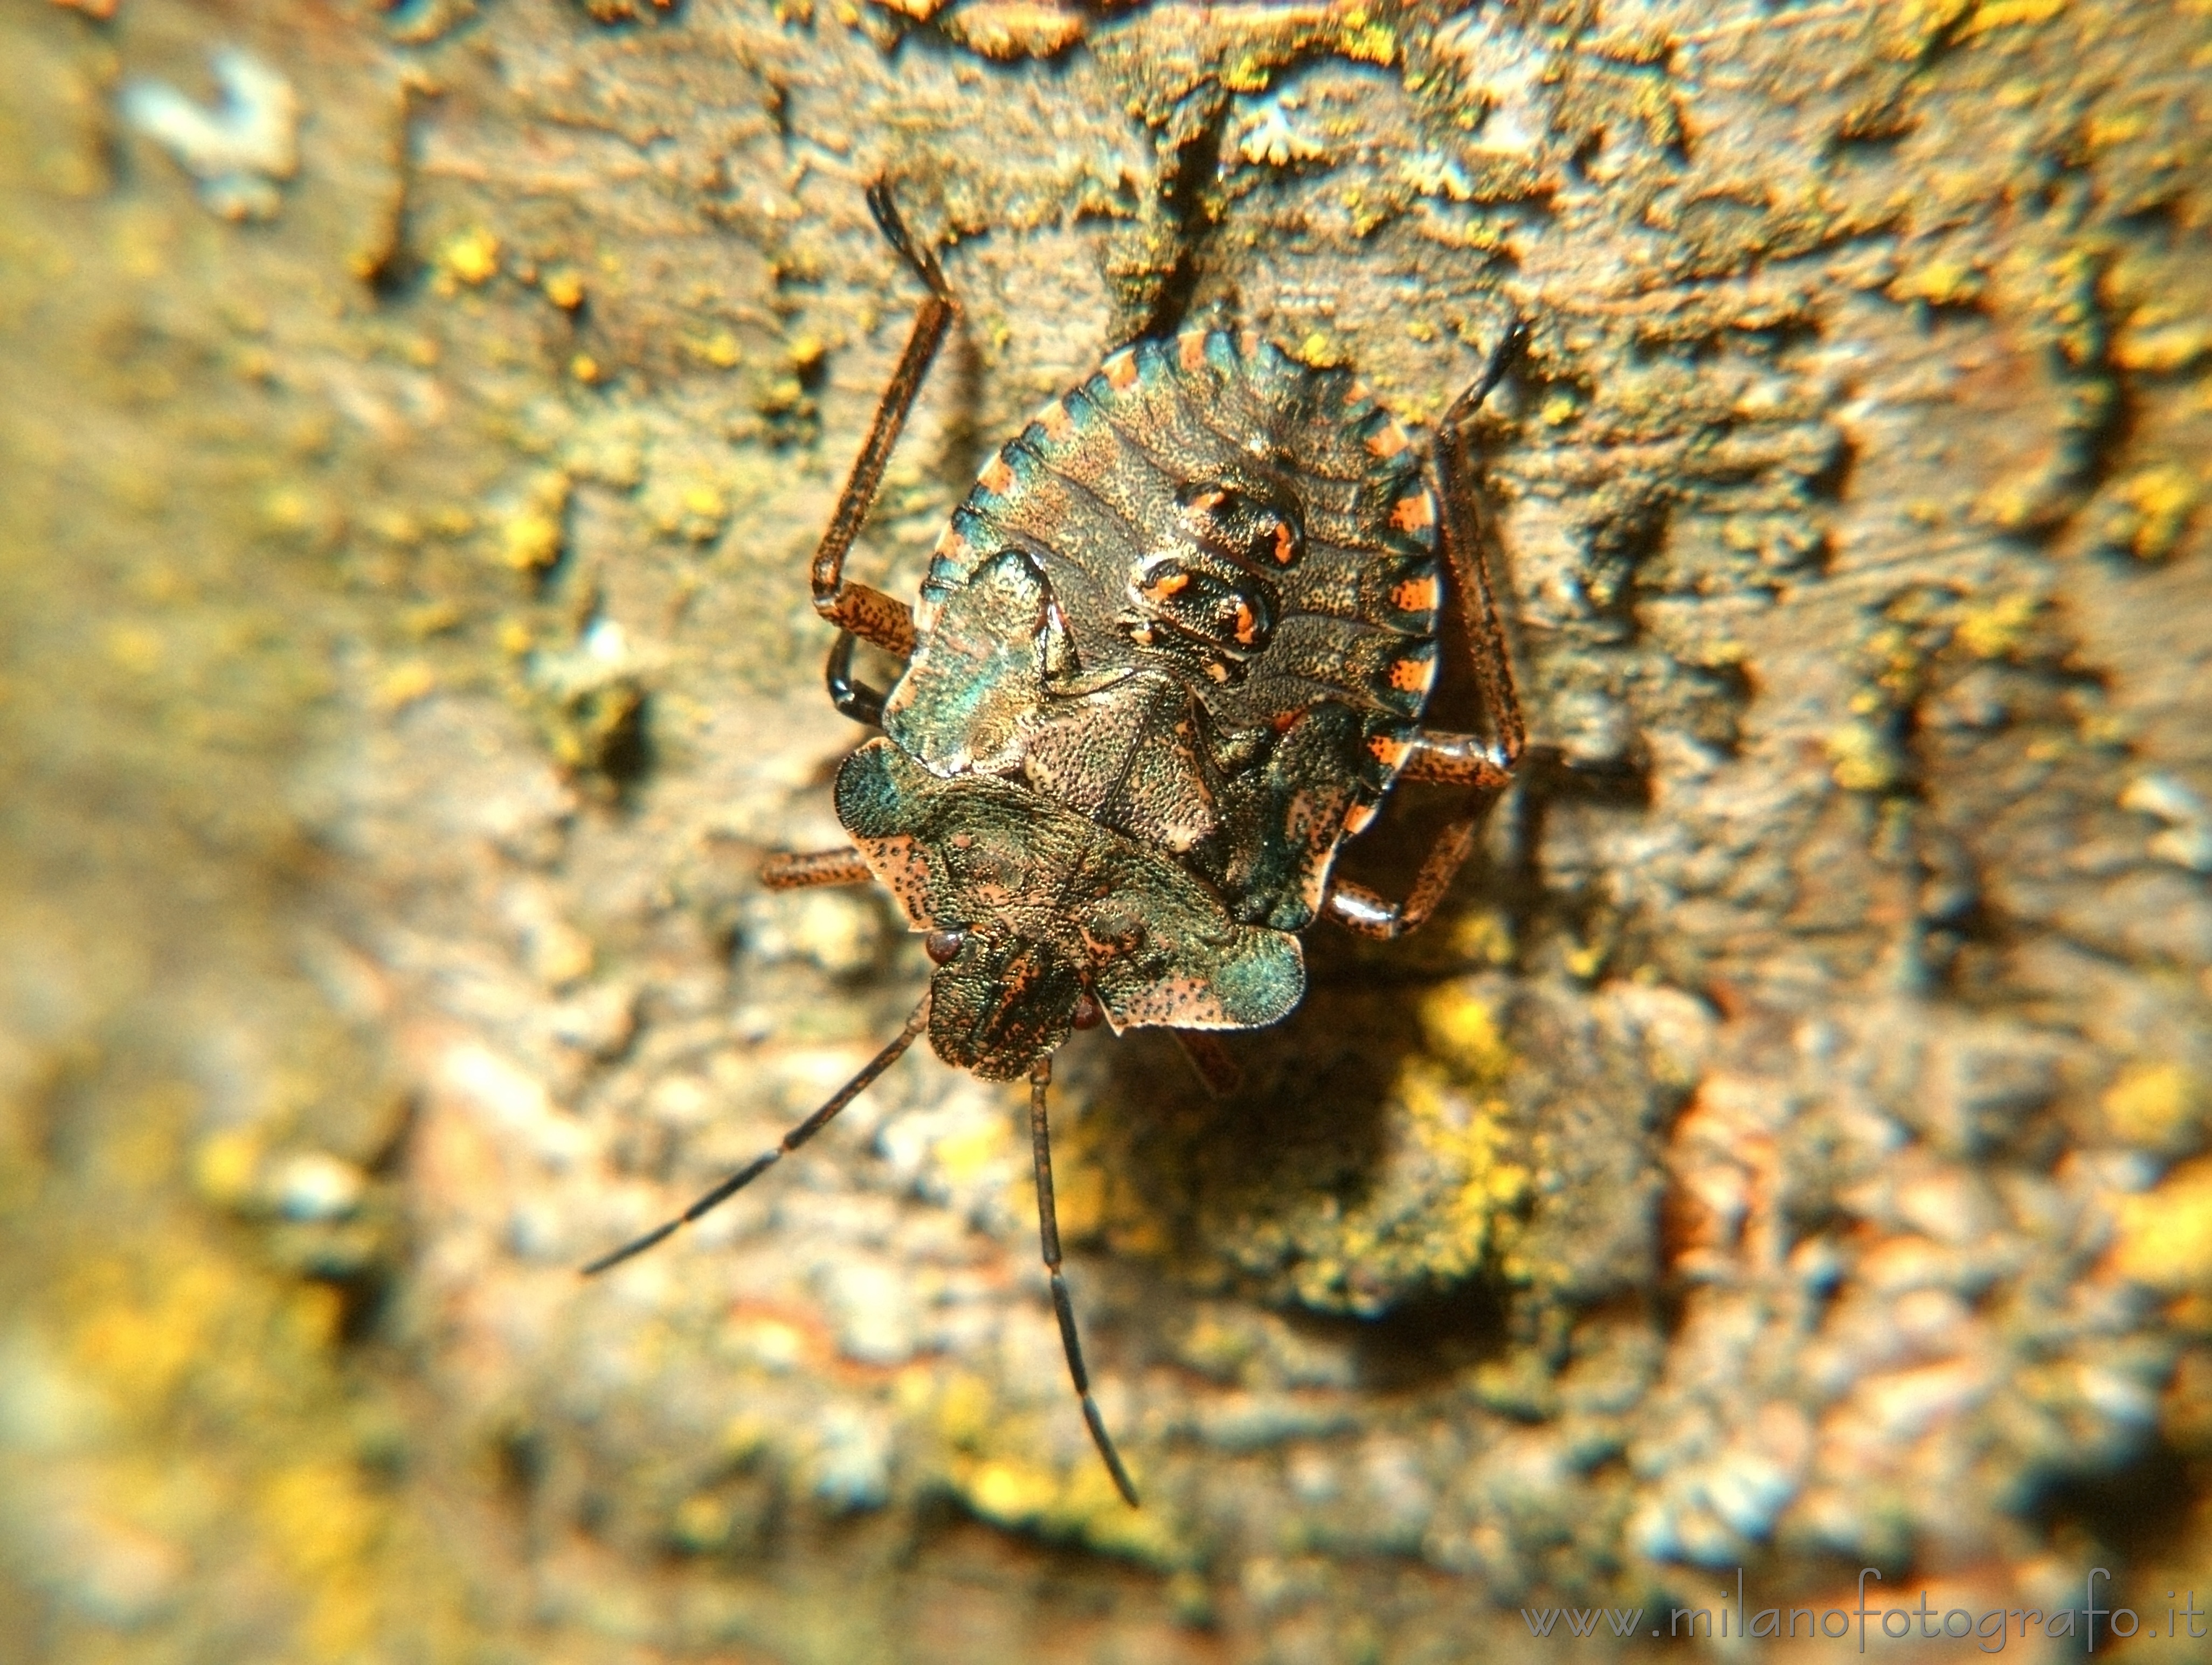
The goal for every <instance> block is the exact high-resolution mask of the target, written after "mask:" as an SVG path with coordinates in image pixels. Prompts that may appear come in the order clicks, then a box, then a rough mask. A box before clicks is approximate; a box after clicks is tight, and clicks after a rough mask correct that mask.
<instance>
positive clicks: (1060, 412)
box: [1036, 399, 1075, 443]
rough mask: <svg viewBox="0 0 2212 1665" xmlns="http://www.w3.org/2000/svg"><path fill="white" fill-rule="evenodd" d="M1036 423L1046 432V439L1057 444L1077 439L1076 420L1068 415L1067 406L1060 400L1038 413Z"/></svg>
mask: <svg viewBox="0 0 2212 1665" xmlns="http://www.w3.org/2000/svg"><path fill="white" fill-rule="evenodd" d="M1036 423H1037V426H1038V427H1041V428H1042V429H1043V430H1044V435H1045V438H1046V439H1050V440H1053V441H1054V442H1056V443H1057V442H1064V441H1066V440H1068V439H1073V438H1074V437H1075V418H1073V416H1071V415H1068V414H1067V406H1066V404H1065V403H1062V402H1061V401H1060V400H1058V399H1054V401H1053V402H1052V403H1050V404H1048V405H1047V406H1046V407H1045V408H1044V409H1042V410H1040V411H1039V412H1037V414H1036Z"/></svg>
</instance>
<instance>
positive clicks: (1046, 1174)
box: [1030, 1057, 1137, 1509]
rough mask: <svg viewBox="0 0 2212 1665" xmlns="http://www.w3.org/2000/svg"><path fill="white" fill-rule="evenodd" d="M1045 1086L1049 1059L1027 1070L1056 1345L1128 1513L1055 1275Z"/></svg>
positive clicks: (1117, 1465) (1069, 1308)
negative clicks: (1056, 1328)
mask: <svg viewBox="0 0 2212 1665" xmlns="http://www.w3.org/2000/svg"><path fill="white" fill-rule="evenodd" d="M1051 1085H1052V1060H1051V1059H1050V1058H1048V1057H1045V1058H1039V1059H1038V1060H1037V1061H1036V1063H1035V1064H1033V1065H1031V1066H1030V1147H1031V1149H1032V1150H1034V1151H1035V1153H1036V1191H1037V1246H1038V1248H1039V1249H1040V1250H1042V1253H1043V1256H1044V1269H1045V1270H1046V1271H1047V1272H1048V1273H1050V1274H1052V1310H1053V1315H1054V1317H1057V1318H1058V1319H1059V1320H1060V1346H1061V1347H1062V1348H1063V1349H1065V1350H1066V1353H1067V1373H1068V1376H1069V1377H1071V1378H1072V1379H1073V1382H1074V1383H1075V1391H1076V1393H1077V1394H1078V1395H1079V1396H1080V1397H1081V1398H1082V1401H1083V1420H1084V1421H1085V1423H1086V1424H1088V1425H1089V1426H1090V1429H1091V1443H1092V1444H1095V1445H1096V1446H1097V1448H1098V1455H1099V1456H1101V1457H1103V1458H1104V1459H1105V1462H1106V1472H1107V1473H1108V1474H1111V1475H1112V1476H1113V1477H1114V1488H1115V1490H1116V1491H1118V1492H1121V1499H1122V1501H1123V1502H1125V1503H1127V1505H1129V1507H1130V1508H1132V1509H1134V1508H1136V1507H1137V1488H1136V1486H1134V1485H1133V1484H1132V1483H1131V1481H1130V1480H1129V1471H1128V1470H1127V1468H1123V1467H1122V1466H1121V1453H1120V1452H1119V1451H1117V1450H1115V1449H1114V1441H1113V1439H1112V1438H1111V1437H1110V1436H1109V1434H1108V1433H1107V1432H1106V1419H1105V1418H1104V1417H1103V1416H1101V1415H1099V1414H1098V1402H1097V1400H1095V1399H1093V1398H1092V1397H1091V1374H1090V1372H1089V1371H1086V1370H1085V1369H1084V1368H1083V1343H1082V1341H1080V1340H1079V1338H1078V1337H1077V1335H1076V1334H1075V1303H1074V1302H1073V1300H1072V1299H1069V1297H1068V1293H1067V1280H1066V1279H1065V1278H1063V1277H1061V1276H1060V1215H1059V1214H1058V1212H1057V1211H1056V1210H1055V1209H1054V1207H1053V1201H1052V1129H1051V1128H1050V1127H1049V1126H1048V1124H1047V1123H1046V1121H1045V1111H1044V1100H1045V1089H1046V1088H1047V1087H1049V1086H1051Z"/></svg>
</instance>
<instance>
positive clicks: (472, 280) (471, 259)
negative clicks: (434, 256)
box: [438, 227, 499, 288]
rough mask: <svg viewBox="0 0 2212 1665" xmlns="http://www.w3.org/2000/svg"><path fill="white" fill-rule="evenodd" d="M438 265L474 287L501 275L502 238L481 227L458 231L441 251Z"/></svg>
mask: <svg viewBox="0 0 2212 1665" xmlns="http://www.w3.org/2000/svg"><path fill="white" fill-rule="evenodd" d="M438 264H439V265H440V266H441V267H442V268H443V269H445V271H446V272H447V274H448V275H451V276H452V278H453V281H454V282H458V283H465V284H467V285H468V286H469V287H470V288H476V287H477V285H478V284H480V283H488V282H490V281H491V280H492V279H493V278H494V277H496V276H497V275H499V239H497V238H496V237H495V236H493V235H492V234H491V233H489V232H488V231H485V230H483V229H482V228H481V227H478V228H476V229H473V230H470V231H464V232H457V233H454V234H453V236H451V237H449V238H447V239H446V241H445V245H444V246H443V247H441V249H440V250H439V251H438Z"/></svg>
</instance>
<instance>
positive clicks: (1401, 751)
mask: <svg viewBox="0 0 2212 1665" xmlns="http://www.w3.org/2000/svg"><path fill="white" fill-rule="evenodd" d="M1411 750H1413V748H1412V747H1410V746H1408V745H1407V744H1406V742H1404V741H1402V740H1395V739H1393V738H1392V737H1391V736H1389V735H1387V734H1378V735H1376V736H1372V737H1371V738H1370V740H1369V741H1368V742H1367V751H1368V754H1369V755H1370V757H1372V758H1373V759H1374V760H1376V762H1377V763H1379V764H1381V765H1382V766H1383V767H1384V768H1386V769H1388V770H1389V771H1390V772H1392V773H1393V774H1395V773H1396V772H1398V771H1399V770H1400V769H1401V768H1403V767H1404V766H1405V763H1406V754H1407V752H1409V751H1411Z"/></svg>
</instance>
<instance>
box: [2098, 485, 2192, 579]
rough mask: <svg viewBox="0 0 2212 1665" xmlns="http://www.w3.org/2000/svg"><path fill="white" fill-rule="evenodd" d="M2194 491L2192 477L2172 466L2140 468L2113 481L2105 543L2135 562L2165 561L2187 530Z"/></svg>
mask: <svg viewBox="0 0 2212 1665" xmlns="http://www.w3.org/2000/svg"><path fill="white" fill-rule="evenodd" d="M2198 490H2199V488H2198V486H2197V480H2196V477H2195V476H2194V475H2191V473H2190V472H2189V471H2188V470H2187V469H2183V468H2179V467H2175V466H2173V465H2172V464H2167V465H2165V466H2162V467H2158V468H2149V469H2142V470H2141V471H2140V472H2138V473H2136V474H2131V475H2129V476H2128V477H2127V478H2126V479H2124V480H2122V481H2118V482H2116V483H2115V484H2114V486H2113V487H2112V498H2113V501H2114V504H2115V508H2114V511H2113V513H2112V516H2111V519H2110V524H2109V525H2108V527H2107V530H2106V541H2107V542H2109V543H2111V544H2113V545H2115V546H2117V547H2118V548H2124V549H2125V550H2126V551H2127V552H2128V553H2129V554H2132V555H2133V556H2135V557H2136V560H2165V559H2166V557H2167V556H2168V555H2170V554H2172V553H2173V550H2174V546H2175V545H2177V544H2179V542H2181V535H2182V533H2183V532H2184V531H2185V530H2187V529H2188V526H2189V518H2190V516H2191V514H2193V513H2194V512H2196V508H2197V496H2198Z"/></svg>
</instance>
